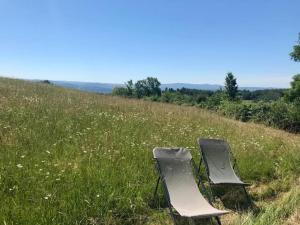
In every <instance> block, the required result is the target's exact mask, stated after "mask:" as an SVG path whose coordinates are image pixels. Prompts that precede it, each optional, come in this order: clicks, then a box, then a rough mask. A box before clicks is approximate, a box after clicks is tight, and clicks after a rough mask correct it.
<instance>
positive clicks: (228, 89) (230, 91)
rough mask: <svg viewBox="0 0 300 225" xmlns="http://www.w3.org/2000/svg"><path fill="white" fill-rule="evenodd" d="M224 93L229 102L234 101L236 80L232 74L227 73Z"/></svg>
mask: <svg viewBox="0 0 300 225" xmlns="http://www.w3.org/2000/svg"><path fill="white" fill-rule="evenodd" d="M225 93H226V95H227V97H228V99H229V100H231V101H232V100H235V99H236V96H237V93H238V85H237V82H236V78H235V77H234V76H233V74H232V73H227V76H226V78H225Z"/></svg>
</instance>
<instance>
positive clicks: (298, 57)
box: [290, 33, 300, 62]
mask: <svg viewBox="0 0 300 225" xmlns="http://www.w3.org/2000/svg"><path fill="white" fill-rule="evenodd" d="M290 56H291V58H292V59H293V60H294V61H295V62H297V61H298V62H300V33H299V37H298V44H297V45H294V47H293V51H292V52H291V53H290Z"/></svg>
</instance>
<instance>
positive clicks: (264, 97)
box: [113, 33, 300, 133]
mask: <svg viewBox="0 0 300 225" xmlns="http://www.w3.org/2000/svg"><path fill="white" fill-rule="evenodd" d="M290 57H291V59H292V60H294V61H296V62H300V33H299V40H298V43H297V44H296V45H295V46H293V51H292V52H291V53H290ZM160 85H161V83H160V82H159V81H158V79H157V78H155V77H147V78H146V79H143V80H139V81H137V82H136V83H133V81H132V80H130V81H128V82H126V83H125V86H124V87H118V88H115V89H114V90H113V95H118V96H125V97H133V98H144V99H147V100H152V101H160V102H166V103H173V104H179V105H191V106H197V107H201V108H205V109H209V110H213V111H217V112H219V113H221V114H223V115H226V116H229V117H233V118H235V119H238V120H241V121H244V122H247V121H253V122H259V123H263V124H266V125H268V126H273V127H277V128H280V129H284V130H287V131H290V132H297V133H300V74H296V75H295V76H294V77H293V80H292V82H291V87H290V88H289V89H268V90H257V91H248V90H239V88H238V84H237V79H236V77H235V76H234V75H233V73H231V72H229V73H227V75H226V77H225V85H224V89H220V90H217V91H206V90H196V89H187V88H181V89H176V90H174V89H171V88H166V89H165V90H163V91H162V90H161V89H160Z"/></svg>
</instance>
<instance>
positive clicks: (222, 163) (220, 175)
mask: <svg viewBox="0 0 300 225" xmlns="http://www.w3.org/2000/svg"><path fill="white" fill-rule="evenodd" d="M198 142H199V145H200V148H201V152H202V157H203V159H204V160H205V162H206V165H207V167H208V170H209V174H208V176H209V179H210V180H211V181H212V182H213V183H214V184H241V185H244V184H245V183H244V182H242V181H241V180H240V178H239V177H238V176H237V175H236V173H235V171H234V169H233V167H232V165H231V160H230V147H229V145H228V143H227V142H226V141H223V140H218V139H199V140H198Z"/></svg>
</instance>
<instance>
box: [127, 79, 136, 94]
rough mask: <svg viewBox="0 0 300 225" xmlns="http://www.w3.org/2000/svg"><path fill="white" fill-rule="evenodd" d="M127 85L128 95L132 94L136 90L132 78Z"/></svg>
mask: <svg viewBox="0 0 300 225" xmlns="http://www.w3.org/2000/svg"><path fill="white" fill-rule="evenodd" d="M125 87H126V88H127V94H128V96H132V95H133V92H134V85H133V82H132V80H129V81H127V82H126V83H125Z"/></svg>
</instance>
